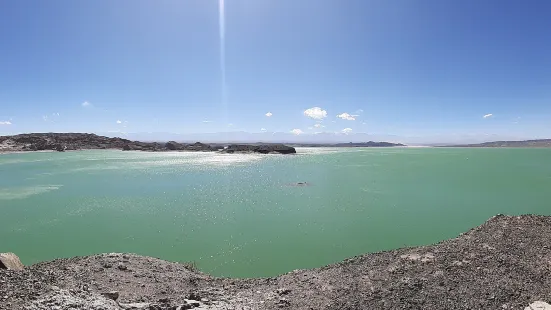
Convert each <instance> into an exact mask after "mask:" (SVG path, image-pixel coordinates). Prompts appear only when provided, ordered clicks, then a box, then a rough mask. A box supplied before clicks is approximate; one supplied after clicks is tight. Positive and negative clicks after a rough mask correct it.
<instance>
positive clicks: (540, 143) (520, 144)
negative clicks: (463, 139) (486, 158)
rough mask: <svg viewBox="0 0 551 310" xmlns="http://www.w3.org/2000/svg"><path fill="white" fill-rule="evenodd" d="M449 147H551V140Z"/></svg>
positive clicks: (498, 142)
mask: <svg viewBox="0 0 551 310" xmlns="http://www.w3.org/2000/svg"><path fill="white" fill-rule="evenodd" d="M447 146H448V147H450V146H451V147H551V139H538V140H524V141H494V142H484V143H477V144H460V145H447Z"/></svg>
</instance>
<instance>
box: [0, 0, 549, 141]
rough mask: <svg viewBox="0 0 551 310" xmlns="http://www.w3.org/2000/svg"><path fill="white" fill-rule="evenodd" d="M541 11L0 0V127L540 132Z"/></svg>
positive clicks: (344, 0) (348, 3)
mask: <svg viewBox="0 0 551 310" xmlns="http://www.w3.org/2000/svg"><path fill="white" fill-rule="evenodd" d="M549 12H551V2H548V1H509V0H486V1H479V0H461V1H441V0H424V1H409V0H393V1H388V0H376V1H373V0H327V1H319V0H300V1H297V0H263V1H257V0H225V3H224V5H223V10H221V2H220V1H219V0H188V1H184V0H179V1H142V0H119V1H110V0H95V1H71V0H63V1H62V0H50V1H29V0H19V1H1V2H0V42H1V43H0V44H1V48H0V134H11V133H20V132H36V131H40V132H44V131H86V132H96V133H110V134H113V135H119V134H120V135H122V134H124V133H146V132H159V133H177V134H188V135H189V134H201V133H217V132H228V131H230V132H249V133H259V132H261V130H262V129H265V131H266V132H267V133H266V135H267V134H268V133H270V132H282V133H288V134H290V135H293V134H299V136H301V137H304V139H307V137H308V136H309V135H310V134H314V133H316V132H327V133H335V132H336V133H339V134H338V135H337V136H342V137H343V138H342V139H344V140H346V139H349V138H350V137H351V136H353V135H354V134H358V133H367V134H370V135H373V136H377V135H379V136H384V135H389V136H395V137H398V138H397V139H398V140H400V139H402V140H404V141H406V140H408V139H410V138H412V137H414V138H415V139H417V140H416V141H427V142H437V141H436V140H438V141H441V142H446V141H452V140H456V139H457V137H463V138H461V139H467V140H468V139H470V138H473V139H474V138H475V137H476V139H482V140H485V139H490V138H492V139H499V138H539V137H551V37H550V36H549V29H551V14H550V13H549ZM221 16H223V17H224V18H223V19H222V18H221ZM221 22H223V23H222V24H221ZM224 85H225V86H224ZM316 107H317V108H319V109H315V108H316ZM268 112H270V113H271V116H266V114H267V113H268ZM344 113H345V114H344ZM339 115H340V117H338V116H339ZM485 115H487V117H484V116H485ZM316 124H317V125H316ZM343 130H344V132H343ZM262 131H263V130H262Z"/></svg>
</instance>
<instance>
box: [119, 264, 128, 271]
mask: <svg viewBox="0 0 551 310" xmlns="http://www.w3.org/2000/svg"><path fill="white" fill-rule="evenodd" d="M117 268H119V270H122V271H126V270H128V267H126V265H124V264H119V265H118V266H117Z"/></svg>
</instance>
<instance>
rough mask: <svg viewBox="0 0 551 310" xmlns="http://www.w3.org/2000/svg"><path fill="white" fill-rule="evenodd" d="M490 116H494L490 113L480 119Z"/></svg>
mask: <svg viewBox="0 0 551 310" xmlns="http://www.w3.org/2000/svg"><path fill="white" fill-rule="evenodd" d="M492 116H494V115H493V114H492V113H490V114H486V115H484V116H482V118H488V117H492Z"/></svg>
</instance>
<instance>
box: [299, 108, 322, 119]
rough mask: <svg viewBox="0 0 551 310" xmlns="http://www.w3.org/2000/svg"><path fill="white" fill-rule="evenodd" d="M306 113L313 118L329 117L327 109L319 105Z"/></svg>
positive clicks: (305, 112) (305, 113)
mask: <svg viewBox="0 0 551 310" xmlns="http://www.w3.org/2000/svg"><path fill="white" fill-rule="evenodd" d="M304 115H305V116H308V117H310V118H313V119H324V118H326V117H327V111H325V110H322V109H321V108H319V107H313V108H310V109H307V110H305V111H304Z"/></svg>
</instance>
